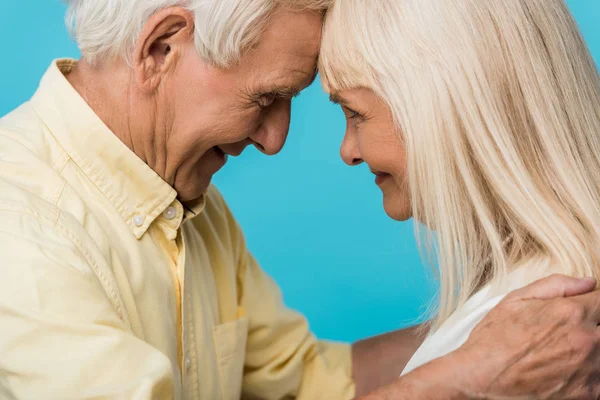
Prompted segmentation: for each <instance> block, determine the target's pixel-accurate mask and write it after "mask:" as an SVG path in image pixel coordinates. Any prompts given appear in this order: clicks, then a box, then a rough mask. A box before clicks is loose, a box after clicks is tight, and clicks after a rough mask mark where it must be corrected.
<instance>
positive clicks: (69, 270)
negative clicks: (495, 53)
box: [0, 0, 600, 400]
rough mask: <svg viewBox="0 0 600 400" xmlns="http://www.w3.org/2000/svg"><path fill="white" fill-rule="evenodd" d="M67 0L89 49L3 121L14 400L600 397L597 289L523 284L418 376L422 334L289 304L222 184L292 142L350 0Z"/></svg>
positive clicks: (4, 292)
mask: <svg viewBox="0 0 600 400" xmlns="http://www.w3.org/2000/svg"><path fill="white" fill-rule="evenodd" d="M67 3H68V5H69V11H68V13H69V17H70V20H71V22H72V24H73V29H74V34H75V37H76V39H77V41H78V45H79V47H80V49H81V52H82V54H83V59H82V60H81V61H79V62H75V61H73V60H58V61H55V62H54V63H52V65H51V66H50V68H49V69H48V72H47V73H46V75H45V76H44V77H43V79H42V81H41V84H40V87H39V90H38V91H37V93H36V94H35V95H34V96H33V98H32V99H31V100H30V101H29V102H27V103H25V104H24V105H23V106H21V107H19V108H18V109H17V110H15V111H13V112H12V113H11V114H9V115H8V116H6V117H4V118H3V119H2V120H0V165H1V168H0V214H1V216H2V224H1V228H0V250H1V251H0V326H1V329H0V355H1V356H0V394H1V395H2V396H1V397H2V398H16V399H79V398H119V399H125V398H131V399H207V400H214V399H239V398H240V397H244V398H260V399H282V398H298V399H311V400H312V399H328V400H330V399H331V400H335V399H350V398H352V397H354V396H355V395H361V394H365V393H367V392H369V391H371V390H374V389H376V388H378V387H380V386H385V385H389V386H387V387H385V388H383V389H381V390H380V391H379V392H378V393H375V394H373V395H372V397H371V398H374V399H376V398H383V397H385V396H389V397H386V398H395V399H415V398H431V399H448V398H468V397H469V396H471V395H473V394H478V395H479V394H481V396H486V395H487V394H502V393H509V392H510V393H511V394H519V395H532V396H538V395H539V396H542V395H543V396H545V397H547V398H579V397H585V398H597V396H598V388H597V387H596V386H597V385H595V383H596V382H597V378H598V373H599V372H600V371H599V369H600V367H598V366H597V365H599V364H598V361H599V360H598V356H597V349H598V343H599V338H598V333H597V330H596V329H597V328H596V326H597V324H598V321H599V320H600V317H599V315H600V307H598V305H597V304H600V301H599V300H600V295H599V294H598V293H595V292H592V293H588V292H590V291H591V290H592V289H593V287H594V284H595V282H593V281H585V280H584V281H579V280H574V279H569V278H564V277H553V278H550V279H547V280H545V281H541V282H538V283H536V284H534V285H532V286H530V287H528V288H526V289H524V290H521V291H520V292H515V293H513V294H512V295H511V296H508V297H507V298H506V300H504V301H503V302H502V303H501V304H500V305H499V306H498V307H497V308H496V309H495V310H494V311H492V312H491V313H490V314H489V315H488V317H487V318H486V319H485V320H484V321H483V322H482V323H481V324H480V326H479V327H478V329H476V330H475V331H474V333H473V335H472V337H471V339H470V340H469V342H467V343H466V344H465V345H464V346H463V347H462V348H461V349H460V350H458V351H456V352H455V353H452V354H450V355H449V356H446V357H444V358H442V359H439V360H436V361H434V362H432V363H430V364H429V365H426V366H424V367H422V368H421V369H419V370H417V371H415V372H413V373H411V374H408V375H406V376H405V377H403V378H401V379H397V376H398V374H399V373H400V372H401V370H402V368H403V365H404V364H405V363H406V361H407V360H408V358H410V356H411V355H412V353H413V352H414V351H415V349H416V347H417V346H418V345H419V343H420V340H421V339H419V337H418V335H417V334H416V331H415V330H407V331H403V332H395V333H391V334H388V335H385V336H382V337H378V338H374V339H370V340H366V341H363V342H361V343H358V344H355V345H354V346H347V345H343V344H334V343H325V342H319V341H317V340H316V339H315V338H314V337H313V335H312V334H311V333H310V332H309V330H308V327H307V324H306V322H305V320H304V319H303V318H302V317H301V316H300V315H298V314H296V313H294V312H293V311H291V310H289V309H287V308H286V307H285V306H284V305H283V303H282V300H281V296H280V294H279V292H278V288H277V286H276V285H275V283H274V282H273V281H272V280H271V279H269V277H268V276H266V275H265V273H264V272H263V271H262V270H261V269H260V267H259V266H258V265H257V263H256V262H255V260H254V259H253V258H252V256H251V255H250V253H249V252H248V250H247V249H246V246H245V244H244V238H243V235H242V233H241V230H240V228H239V227H238V226H237V224H236V222H235V220H234V218H233V216H232V215H231V213H230V211H229V210H228V208H227V206H226V204H225V202H224V201H223V199H222V198H221V197H220V195H219V193H218V192H217V190H216V189H215V188H214V187H211V186H210V181H211V177H212V176H213V174H214V173H215V172H217V171H218V170H219V169H220V168H221V167H222V166H223V165H224V164H225V162H226V160H227V156H228V155H233V156H235V155H238V154H240V153H241V152H242V151H243V150H244V148H245V147H247V146H248V145H254V146H256V147H257V148H258V149H259V150H260V151H262V152H263V153H265V154H267V155H271V154H275V153H277V152H279V150H281V148H282V146H283V145H284V142H285V140H286V135H287V132H288V126H289V121H290V106H291V98H292V97H293V96H294V95H296V94H297V93H298V92H300V91H301V90H302V89H303V88H305V87H307V86H308V85H309V84H310V83H311V82H312V81H313V80H314V77H315V64H316V59H317V55H318V50H319V42H320V31H321V23H322V18H323V13H324V12H325V10H326V7H327V3H329V1H327V0H112V1H99V0H69V1H67ZM585 293H588V294H585ZM574 295H577V296H574ZM564 296H573V297H570V298H568V299H564V298H561V297H564ZM554 298H558V299H554ZM539 315H544V317H545V318H543V319H541V318H539ZM497 326H502V327H503V329H497V328H496V327H497ZM541 334H543V335H544V336H543V337H544V340H540V335H541ZM548 343H550V344H551V346H552V347H551V348H549V347H548ZM528 378H531V379H528ZM586 396H587V397H586Z"/></svg>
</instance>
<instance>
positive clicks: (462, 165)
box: [320, 0, 600, 326]
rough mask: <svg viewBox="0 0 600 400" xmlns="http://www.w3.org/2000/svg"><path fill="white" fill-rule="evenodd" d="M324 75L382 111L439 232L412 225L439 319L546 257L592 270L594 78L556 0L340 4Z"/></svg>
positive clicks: (599, 96)
mask: <svg viewBox="0 0 600 400" xmlns="http://www.w3.org/2000/svg"><path fill="white" fill-rule="evenodd" d="M348 27H352V29H350V30H349V29H348ZM320 71H321V75H322V78H323V84H324V86H325V89H326V90H328V91H339V90H343V89H350V88H357V87H367V88H370V89H372V90H374V91H375V92H376V93H377V94H378V95H379V96H380V97H381V98H382V99H384V100H385V101H386V103H387V104H388V105H389V106H390V109H391V112H392V114H393V117H394V118H395V121H396V123H397V127H398V132H399V134H400V135H401V139H402V141H403V144H404V145H405V146H406V152H407V166H406V167H407V170H408V183H409V185H408V186H409V187H410V192H411V193H410V195H411V205H412V209H413V214H414V216H415V218H416V219H417V220H418V221H419V222H421V223H422V224H423V225H424V226H427V227H429V228H431V230H435V231H436V234H435V235H434V234H433V233H432V232H431V230H428V229H423V226H420V224H415V225H416V226H417V237H421V236H422V235H423V234H425V237H426V239H427V241H426V242H425V243H426V244H427V246H426V248H427V250H428V254H430V255H431V254H433V257H432V258H431V259H430V260H432V259H434V258H437V263H438V270H439V273H440V281H441V293H440V296H439V297H440V298H439V309H438V311H437V313H438V318H437V320H436V322H437V323H436V324H435V325H436V326H439V324H440V323H441V322H443V321H444V320H445V319H447V317H448V316H449V315H450V314H451V313H452V312H453V311H454V310H455V309H456V308H457V307H458V306H460V305H462V304H464V302H465V301H466V299H468V297H470V296H471V295H472V294H473V293H474V292H475V291H476V290H477V289H478V288H480V287H481V285H482V284H485V283H490V282H502V281H504V278H505V277H506V275H507V274H508V273H509V272H510V271H511V270H512V269H514V268H515V267H516V266H517V265H523V264H528V267H529V266H530V264H531V263H534V261H533V260H539V259H540V257H541V258H543V259H545V260H550V261H551V262H552V263H553V264H555V265H556V266H558V267H559V268H560V269H561V270H562V271H563V272H564V273H566V274H568V275H573V276H593V277H596V278H600V272H599V271H600V269H599V265H600V79H599V76H598V72H597V70H596V67H595V65H594V62H593V60H592V58H591V56H590V54H589V51H588V49H587V47H586V45H585V43H584V41H583V39H582V37H581V34H580V32H579V30H578V28H577V25H576V23H575V21H574V19H573V17H572V16H571V14H570V12H569V10H568V8H567V6H566V5H565V3H564V1H563V0H483V1H482V0H451V1H449V0H427V1H423V0H402V1H399V0H339V1H337V2H336V3H335V4H334V5H333V6H332V7H331V8H330V10H329V12H328V14H327V15H326V21H325V28H324V35H323V44H322V53H321V58H320ZM421 243H423V242H421ZM432 249H434V250H435V251H432Z"/></svg>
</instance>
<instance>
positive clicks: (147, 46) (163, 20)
mask: <svg viewBox="0 0 600 400" xmlns="http://www.w3.org/2000/svg"><path fill="white" fill-rule="evenodd" d="M193 40H194V18H193V16H192V14H191V13H190V12H189V11H188V10H186V9H185V8H183V7H169V8H165V9H162V10H160V11H158V12H156V13H155V14H153V15H152V16H151V17H150V18H149V19H148V21H147V22H146V24H145V25H144V27H143V29H142V32H141V34H140V37H139V38H138V41H137V43H136V46H135V49H134V54H133V62H134V65H133V67H134V70H135V79H136V82H137V83H138V85H140V87H141V88H142V90H145V91H153V90H154V89H156V87H157V86H158V84H159V83H160V81H161V79H162V78H163V77H164V75H165V74H166V73H167V72H168V71H169V69H170V68H172V67H173V66H174V65H175V63H176V62H177V59H178V58H179V57H180V55H181V53H182V49H183V47H184V46H185V45H186V44H189V43H190V41H193Z"/></svg>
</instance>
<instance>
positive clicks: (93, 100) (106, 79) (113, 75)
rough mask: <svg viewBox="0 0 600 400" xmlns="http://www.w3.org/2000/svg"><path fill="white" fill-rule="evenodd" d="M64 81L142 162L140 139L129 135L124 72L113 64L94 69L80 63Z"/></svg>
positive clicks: (131, 125) (126, 75)
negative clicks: (69, 84) (67, 82)
mask: <svg viewBox="0 0 600 400" xmlns="http://www.w3.org/2000/svg"><path fill="white" fill-rule="evenodd" d="M66 78H67V80H68V81H69V83H71V85H72V86H73V88H74V89H75V90H76V91H77V92H78V93H79V95H80V96H81V97H82V98H83V99H84V100H85V102H86V103H87V104H88V105H89V106H90V108H91V109H92V110H93V111H94V113H95V114H96V115H97V116H98V117H99V118H100V119H101V120H102V122H104V124H105V125H106V126H107V127H108V128H109V129H110V130H111V131H112V132H113V133H114V134H115V136H117V137H118V138H119V139H120V140H121V141H122V142H123V143H124V144H125V145H126V146H127V147H129V148H130V149H131V150H132V151H133V152H134V153H136V154H137V155H138V157H140V158H141V159H142V160H144V161H146V159H145V157H144V153H143V151H144V150H145V146H143V145H142V143H140V142H142V140H140V139H141V138H135V137H133V135H132V130H133V128H134V126H135V123H133V122H132V121H133V119H132V116H131V115H130V108H131V107H130V104H131V93H130V88H131V85H130V75H129V73H128V70H127V69H126V68H123V67H120V66H119V65H116V64H111V65H110V66H100V67H95V66H92V65H90V64H88V63H87V62H86V61H84V60H81V61H79V62H78V63H77V65H76V66H75V68H73V70H72V71H71V72H70V73H69V74H68V75H67V76H66ZM138 131H139V130H138Z"/></svg>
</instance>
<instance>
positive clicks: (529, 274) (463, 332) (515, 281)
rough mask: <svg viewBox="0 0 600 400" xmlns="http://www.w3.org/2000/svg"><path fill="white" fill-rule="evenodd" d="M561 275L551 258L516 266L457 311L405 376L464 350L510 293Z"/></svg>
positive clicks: (422, 349)
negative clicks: (487, 317)
mask: <svg viewBox="0 0 600 400" xmlns="http://www.w3.org/2000/svg"><path fill="white" fill-rule="evenodd" d="M558 272H560V268H558V264H557V263H556V262H553V261H552V260H551V259H549V258H547V257H536V258H532V259H529V260H527V261H523V262H521V263H520V264H518V265H515V266H514V268H512V269H511V271H510V272H509V273H507V274H506V275H505V276H502V277H497V279H495V280H494V281H493V282H490V283H489V284H487V285H485V286H484V287H483V288H481V289H480V290H479V291H478V292H477V293H475V294H474V295H473V296H471V297H470V298H469V300H467V302H466V303H465V304H463V305H462V306H461V307H459V308H457V309H456V310H455V311H454V313H452V315H451V316H450V317H449V318H448V319H447V320H446V321H444V323H443V324H442V325H441V326H440V327H439V328H438V329H437V330H436V331H434V332H432V333H430V334H429V336H428V337H427V339H426V340H425V342H423V344H422V345H421V347H419V349H418V350H417V352H416V353H415V354H414V355H413V357H412V358H411V360H410V361H409V363H408V364H407V366H406V368H405V369H404V371H403V374H406V373H408V372H410V371H412V370H414V369H416V368H418V367H420V366H421V365H423V364H426V363H428V362H429V361H431V360H433V359H435V358H438V357H442V356H444V355H446V354H448V353H451V352H452V351H454V350H456V349H458V348H459V347H460V346H462V345H463V344H464V343H465V342H466V340H467V339H468V337H469V335H470V334H471V331H472V330H473V329H474V328H475V327H476V326H477V324H479V322H481V320H482V319H483V318H484V317H485V316H486V315H487V313H488V312H490V311H491V310H492V309H493V308H494V307H495V306H497V305H498V303H499V302H500V301H501V300H502V299H503V298H504V297H505V296H506V295H507V294H508V293H510V292H512V291H513V290H516V289H520V288H522V287H524V286H527V285H528V284H530V283H532V282H534V281H536V280H538V279H542V278H545V277H546V276H549V275H552V274H554V273H558Z"/></svg>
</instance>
